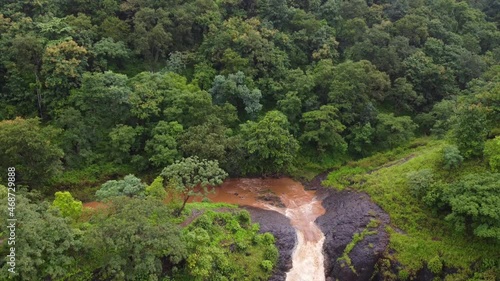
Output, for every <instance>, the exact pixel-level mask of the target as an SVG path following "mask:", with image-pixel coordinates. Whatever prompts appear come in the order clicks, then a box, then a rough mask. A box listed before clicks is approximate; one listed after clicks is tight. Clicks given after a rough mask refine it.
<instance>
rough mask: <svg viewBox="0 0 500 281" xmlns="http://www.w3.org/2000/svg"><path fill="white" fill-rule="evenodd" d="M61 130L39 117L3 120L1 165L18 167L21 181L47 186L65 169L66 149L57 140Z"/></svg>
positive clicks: (4, 169)
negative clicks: (41, 122)
mask: <svg viewBox="0 0 500 281" xmlns="http://www.w3.org/2000/svg"><path fill="white" fill-rule="evenodd" d="M60 133H61V131H60V130H58V129H55V128H53V127H51V126H47V127H41V126H40V120H39V119H37V118H35V119H22V118H16V119H14V120H5V121H1V122H0V150H1V151H2V153H1V154H0V169H1V170H3V171H6V170H7V168H8V167H15V168H16V181H17V183H18V184H19V185H27V186H29V187H30V188H38V187H40V186H43V184H44V183H46V181H47V180H49V179H50V178H51V177H52V176H54V175H56V174H57V173H58V172H60V171H61V170H62V165H61V164H62V163H61V158H62V157H63V155H64V153H63V151H62V150H61V149H60V148H59V145H58V143H57V142H56V140H57V138H58V136H59V134H60Z"/></svg>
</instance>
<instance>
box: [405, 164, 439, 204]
mask: <svg viewBox="0 0 500 281" xmlns="http://www.w3.org/2000/svg"><path fill="white" fill-rule="evenodd" d="M433 178H434V176H433V173H432V170H430V169H423V170H419V171H415V172H410V173H408V187H409V188H410V192H411V193H412V195H413V196H415V197H416V198H418V199H422V198H423V197H424V196H425V194H426V193H427V191H428V190H429V189H430V187H431V185H432V183H433V180H434V179H433Z"/></svg>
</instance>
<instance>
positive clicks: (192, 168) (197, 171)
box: [161, 156, 228, 216]
mask: <svg viewBox="0 0 500 281" xmlns="http://www.w3.org/2000/svg"><path fill="white" fill-rule="evenodd" d="M161 176H163V177H164V178H165V179H166V180H167V181H168V182H170V183H173V186H172V187H173V188H174V189H175V190H176V191H177V192H178V193H179V194H181V196H182V198H183V202H182V206H181V207H180V209H179V210H177V213H176V214H177V216H179V215H180V214H181V213H182V211H183V210H184V207H185V206H186V203H187V201H188V200H189V198H191V197H192V196H205V195H206V194H207V193H208V189H207V187H208V186H212V187H214V186H217V185H219V184H221V183H222V181H223V180H224V179H225V178H226V177H227V176H228V174H227V173H226V172H225V171H224V170H223V169H221V168H219V162H218V161H216V160H214V161H212V160H205V159H199V158H198V157H196V156H194V157H188V158H183V159H182V160H180V161H177V162H175V163H174V164H172V165H170V166H168V167H166V168H165V169H163V171H162V172H161Z"/></svg>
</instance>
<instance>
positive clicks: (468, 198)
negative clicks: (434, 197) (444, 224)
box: [445, 173, 500, 240]
mask: <svg viewBox="0 0 500 281" xmlns="http://www.w3.org/2000/svg"><path fill="white" fill-rule="evenodd" d="M499 182H500V174H498V173H496V174H493V173H482V174H471V175H468V176H465V177H464V178H463V179H461V180H460V181H458V182H457V183H455V184H453V186H452V188H449V189H447V193H446V194H445V198H447V201H448V203H449V205H450V207H451V213H450V214H449V215H448V216H447V217H446V220H448V221H451V222H452V223H453V224H454V225H455V228H456V229H457V230H460V231H468V230H471V231H472V232H473V233H474V234H475V235H476V236H479V237H484V238H493V239H496V240H500V219H499V218H500V209H499V208H498V206H500V189H499V188H498V183H499Z"/></svg>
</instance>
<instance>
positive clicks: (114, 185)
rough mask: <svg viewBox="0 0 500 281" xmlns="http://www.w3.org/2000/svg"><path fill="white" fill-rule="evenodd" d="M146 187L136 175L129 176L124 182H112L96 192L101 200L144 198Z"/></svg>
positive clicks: (108, 182)
mask: <svg viewBox="0 0 500 281" xmlns="http://www.w3.org/2000/svg"><path fill="white" fill-rule="evenodd" d="M145 188H146V185H145V184H143V183H142V182H141V180H140V179H139V178H137V177H136V176H134V175H128V176H125V178H123V180H119V181H116V180H110V181H107V182H106V183H104V184H103V185H102V186H101V189H99V190H98V191H97V192H96V194H95V195H96V196H97V198H98V199H99V200H103V199H106V198H110V197H114V196H129V197H133V196H142V195H144V191H145Z"/></svg>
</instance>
